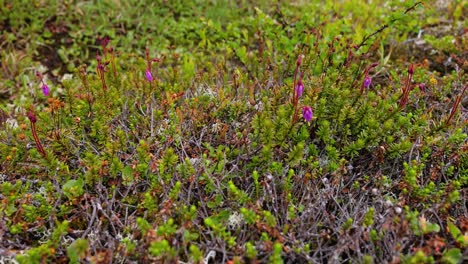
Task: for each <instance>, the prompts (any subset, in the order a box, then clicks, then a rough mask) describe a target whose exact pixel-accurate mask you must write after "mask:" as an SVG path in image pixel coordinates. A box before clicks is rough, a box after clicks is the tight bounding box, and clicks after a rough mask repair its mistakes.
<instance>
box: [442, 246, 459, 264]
mask: <svg viewBox="0 0 468 264" xmlns="http://www.w3.org/2000/svg"><path fill="white" fill-rule="evenodd" d="M462 257H463V255H462V253H461V251H460V249H459V248H451V249H449V250H447V251H444V254H443V255H442V262H443V263H447V264H458V263H461V262H462Z"/></svg>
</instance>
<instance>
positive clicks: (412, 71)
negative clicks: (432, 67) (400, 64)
mask: <svg viewBox="0 0 468 264" xmlns="http://www.w3.org/2000/svg"><path fill="white" fill-rule="evenodd" d="M408 73H409V74H413V73H414V67H413V64H410V65H409V66H408Z"/></svg>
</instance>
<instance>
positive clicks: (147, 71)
mask: <svg viewBox="0 0 468 264" xmlns="http://www.w3.org/2000/svg"><path fill="white" fill-rule="evenodd" d="M145 76H146V80H148V81H149V82H152V81H153V74H151V71H150V70H149V69H146V72H145Z"/></svg>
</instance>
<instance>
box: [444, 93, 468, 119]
mask: <svg viewBox="0 0 468 264" xmlns="http://www.w3.org/2000/svg"><path fill="white" fill-rule="evenodd" d="M467 88H468V84H465V87H463V90H462V92H461V94H460V95H459V96H457V98H456V99H455V102H454V103H453V106H452V110H451V111H450V115H449V117H448V118H447V121H445V124H447V125H448V124H450V121H451V120H452V118H453V116H454V115H455V112H456V111H457V109H458V105H460V102H461V100H462V98H463V95H464V94H465V92H466V89H467Z"/></svg>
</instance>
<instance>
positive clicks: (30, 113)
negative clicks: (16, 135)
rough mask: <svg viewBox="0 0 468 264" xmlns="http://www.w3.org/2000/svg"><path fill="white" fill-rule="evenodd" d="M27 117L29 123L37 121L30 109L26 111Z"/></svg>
mask: <svg viewBox="0 0 468 264" xmlns="http://www.w3.org/2000/svg"><path fill="white" fill-rule="evenodd" d="M28 118H29V121H31V123H36V121H37V118H36V114H35V113H34V112H33V111H32V110H29V111H28Z"/></svg>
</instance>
